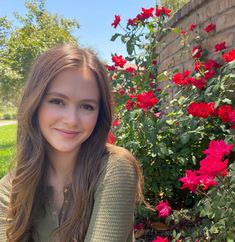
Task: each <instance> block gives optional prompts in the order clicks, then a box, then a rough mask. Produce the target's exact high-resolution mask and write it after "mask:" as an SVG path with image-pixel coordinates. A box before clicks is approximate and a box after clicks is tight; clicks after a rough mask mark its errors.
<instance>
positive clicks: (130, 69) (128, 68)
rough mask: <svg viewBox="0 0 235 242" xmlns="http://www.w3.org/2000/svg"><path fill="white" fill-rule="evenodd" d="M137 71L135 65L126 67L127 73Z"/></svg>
mask: <svg viewBox="0 0 235 242" xmlns="http://www.w3.org/2000/svg"><path fill="white" fill-rule="evenodd" d="M135 71H136V69H135V68H133V67H127V68H126V69H125V72H126V73H133V72H135Z"/></svg>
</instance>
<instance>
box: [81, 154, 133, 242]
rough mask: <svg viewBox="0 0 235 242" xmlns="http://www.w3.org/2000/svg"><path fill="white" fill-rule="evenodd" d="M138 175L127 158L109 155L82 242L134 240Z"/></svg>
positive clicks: (127, 241) (124, 241) (122, 241)
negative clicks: (83, 241)
mask: <svg viewBox="0 0 235 242" xmlns="http://www.w3.org/2000/svg"><path fill="white" fill-rule="evenodd" d="M136 192H137V175H136V172H135V168H134V165H132V163H131V162H130V161H127V160H124V159H122V158H117V157H115V156H113V157H110V158H109V160H108V163H107V167H106V168H105V171H104V177H103V179H102V180H101V181H100V184H98V188H97V190H96V193H95V198H94V199H95V201H94V207H93V212H92V216H91V221H90V224H89V227H88V231H87V234H86V237H85V242H129V241H133V237H132V235H133V220H134V210H135V197H136Z"/></svg>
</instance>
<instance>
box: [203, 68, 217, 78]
mask: <svg viewBox="0 0 235 242" xmlns="http://www.w3.org/2000/svg"><path fill="white" fill-rule="evenodd" d="M204 75H205V78H206V80H208V79H210V78H212V77H213V76H214V75H215V71H214V70H208V71H206V72H205V74H204Z"/></svg>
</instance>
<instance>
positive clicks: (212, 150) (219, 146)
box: [203, 140, 233, 159]
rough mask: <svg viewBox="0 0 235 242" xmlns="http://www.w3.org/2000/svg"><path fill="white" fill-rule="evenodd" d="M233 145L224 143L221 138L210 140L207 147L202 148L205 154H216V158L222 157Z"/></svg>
mask: <svg viewBox="0 0 235 242" xmlns="http://www.w3.org/2000/svg"><path fill="white" fill-rule="evenodd" d="M232 148H233V145H232V144H231V145H228V144H226V143H225V142H224V141H223V140H211V141H210V144H209V148H208V149H206V150H204V151H203V153H204V154H205V155H211V156H216V157H217V158H218V159H222V158H223V156H225V155H228V154H229V153H230V151H231V150H232Z"/></svg>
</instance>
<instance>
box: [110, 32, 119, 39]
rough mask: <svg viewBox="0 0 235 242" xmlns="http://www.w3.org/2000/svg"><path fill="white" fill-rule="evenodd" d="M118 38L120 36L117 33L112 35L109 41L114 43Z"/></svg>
mask: <svg viewBox="0 0 235 242" xmlns="http://www.w3.org/2000/svg"><path fill="white" fill-rule="evenodd" d="M119 36H121V34H119V33H116V34H114V35H113V36H112V38H111V41H115V40H116V39H117V38H118V37H119Z"/></svg>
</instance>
